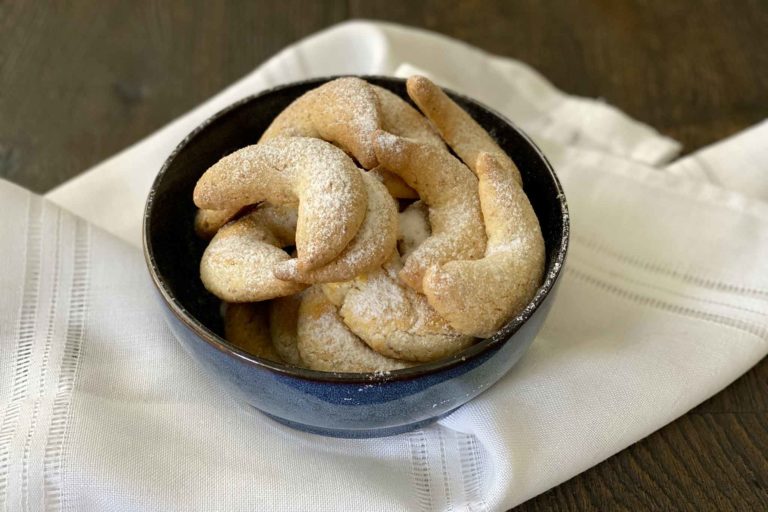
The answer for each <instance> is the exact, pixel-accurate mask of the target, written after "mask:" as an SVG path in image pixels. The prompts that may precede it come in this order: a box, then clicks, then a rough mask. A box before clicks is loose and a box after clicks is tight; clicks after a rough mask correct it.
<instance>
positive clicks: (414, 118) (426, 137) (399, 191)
mask: <svg viewBox="0 0 768 512" xmlns="http://www.w3.org/2000/svg"><path fill="white" fill-rule="evenodd" d="M372 87H373V90H374V91H375V92H376V96H377V98H378V100H379V107H380V109H381V129H382V130H384V131H385V132H389V133H391V134H393V135H397V136H399V137H405V138H407V139H412V140H415V141H418V142H422V143H425V144H434V145H435V146H439V147H445V143H443V139H441V138H440V135H439V134H438V133H437V132H435V129H434V128H433V127H432V125H431V124H429V121H427V119H426V118H425V117H424V116H422V115H421V114H419V112H418V111H417V110H416V109H415V108H413V107H412V106H410V105H409V104H408V102H406V101H405V100H403V99H402V98H401V97H400V96H398V95H397V94H395V93H393V92H392V91H389V90H387V89H385V88H383V87H379V86H377V85H373V86H372ZM371 172H373V173H375V174H377V175H378V176H379V177H380V178H381V181H382V182H383V183H384V185H385V186H386V187H387V190H389V192H390V194H392V197H395V198H398V199H418V197H419V195H418V194H417V193H416V191H415V190H413V189H412V188H411V187H409V186H408V185H407V184H406V183H405V182H404V181H403V179H402V178H401V177H400V176H398V175H397V174H394V173H391V172H389V171H387V170H386V169H385V168H384V167H382V166H379V167H377V168H375V169H372V170H371Z"/></svg>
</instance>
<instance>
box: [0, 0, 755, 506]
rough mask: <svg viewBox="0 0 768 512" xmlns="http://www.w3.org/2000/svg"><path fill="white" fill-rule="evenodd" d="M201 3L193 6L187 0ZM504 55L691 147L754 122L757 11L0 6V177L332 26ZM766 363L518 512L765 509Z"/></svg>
mask: <svg viewBox="0 0 768 512" xmlns="http://www.w3.org/2000/svg"><path fill="white" fill-rule="evenodd" d="M196 4H199V5H196ZM355 17H356V18H371V19H383V20H389V21H394V22H399V23H403V24H408V25H415V26H420V27H424V28H427V29H430V30H435V31H438V32H442V33H444V34H447V35H450V36H453V37H456V38H459V39H463V40H464V41H467V42H468V43H470V44H473V45H476V46H478V47H480V48H483V49H485V50H488V51H490V52H494V53H498V54H501V55H507V56H509V57H513V58H516V59H520V60H522V61H524V62H526V63H528V64H530V65H531V66H533V67H534V68H536V69H538V70H539V71H540V72H541V73H543V74H544V76H546V77H548V78H549V79H550V80H551V81H552V82H554V84H555V85H556V86H557V87H559V88H560V89H562V90H563V91H566V92H569V93H572V94H578V95H583V96H591V97H601V98H604V99H605V100H606V101H608V102H609V103H611V104H613V105H616V106H617V107H619V108H620V109H622V110H624V111H626V112H627V113H629V114H630V115H631V116H633V117H634V118H636V119H640V120H642V121H645V122H646V123H649V124H651V125H653V126H655V127H656V128H658V129H659V130H660V131H661V132H663V133H665V134H667V135H669V136H671V137H673V138H675V139H677V140H679V141H681V142H682V143H683V144H684V146H685V152H689V151H693V150H696V149H697V148H700V147H702V146H705V145H707V144H709V143H712V142H714V141H717V140H719V139H721V138H723V137H725V136H727V135H730V134H732V133H735V132H737V131H739V130H741V129H743V128H746V127H747V126H749V125H751V124H754V123H756V122H758V121H760V120H762V119H764V118H766V117H768V94H766V91H768V31H767V30H766V27H768V2H764V1H761V0H754V1H739V2H725V1H723V2H713V1H706V2H703V1H702V2H689V3H684V2H668V1H664V0H660V1H652V2H641V1H636V2H635V1H607V0H597V1H593V2H589V3H584V2H576V1H550V2H547V3H541V2H538V1H535V0H531V1H520V2H514V3H513V2H506V1H487V2H475V1H465V2H457V1H426V2H423V3H415V2H410V1H406V0H402V1H400V0H383V1H366V0H348V1H347V0H343V1H342V0H340V1H327V2H316V1H312V0H289V1H281V2H273V1H271V0H258V1H251V2H246V1H243V2H202V1H200V2H181V1H146V2H121V3H117V2H102V1H99V0H81V1H79V2H77V3H74V4H72V5H64V4H63V3H54V2H50V3H48V2H33V1H13V2H5V1H0V176H1V177H4V178H6V179H9V180H11V181H14V182H16V183H19V184H21V185H23V186H25V187H28V188H30V189H32V190H34V191H36V192H45V191H47V190H49V189H51V188H52V187H54V186H56V185H58V184H59V183H62V182H64V181H65V180H67V179H69V178H71V177H73V176H75V175H76V174H78V173H80V172H81V171H82V170H84V169H86V168H88V167H90V166H91V165H93V164H95V163H97V162H99V161H100V160H102V159H104V158H106V157H108V156H110V155H112V154H113V153H115V152H117V151H119V150H120V149H122V148H124V147H125V146H127V145H129V144H131V143H133V142H135V141H136V140H138V139H140V138H142V137H144V136H146V135H148V134H150V133H152V132H153V131H154V130H156V129H157V128H160V127H161V126H163V125H164V124H165V123H167V122H168V121H170V120H172V119H174V118H175V117H177V116H178V115H180V114H183V113H184V112H186V111H188V110H189V109H191V108H193V107H195V106H196V105H197V104H198V103H200V102H201V101H203V100H205V99H206V98H208V97H210V96H211V95H213V94H214V93H216V92H217V91H219V90H220V89H222V88H223V87H225V86H226V85H228V84H230V83H231V82H233V81H234V80H236V79H237V78H239V77H241V76H243V75H244V74H246V73H248V72H249V71H251V70H252V69H253V68H254V67H256V66H257V65H258V64H259V63H260V62H262V61H263V60H265V59H266V58H268V57H269V56H271V55H272V54H274V53H275V52H277V51H278V50H280V49H281V48H283V47H284V46H286V45H287V44H289V43H291V42H293V41H295V40H297V39H299V38H301V37H303V36H305V35H307V34H310V33H312V32H315V31H317V30H320V29H322V28H325V27H327V26H328V25H331V24H333V23H336V22H339V21H342V20H345V19H348V18H355ZM766 391H768V360H764V361H762V362H761V363H760V364H758V365H757V366H756V367H755V368H754V369H753V370H752V371H750V372H749V373H747V374H746V375H744V376H743V377H742V378H740V379H739V380H738V381H736V382H735V383H734V384H733V385H731V386H730V387H728V388H727V389H726V390H724V391H723V392H721V393H719V394H718V395H716V396H715V397H713V398H712V399H710V400H708V401H707V402H705V403H703V404H702V405H700V406H699V407H697V408H696V409H694V410H692V411H691V412H689V413H688V414H686V415H685V416H683V417H681V418H679V419H678V420H676V421H675V422H673V423H672V424H670V425H668V426H666V427H664V428H662V429H661V430H659V431H658V432H656V433H655V434H653V435H651V436H649V437H648V438H646V439H644V440H642V441H640V442H638V443H637V444H635V445H633V446H631V447H629V448H627V449H626V450H624V451H622V452H621V453H619V454H618V455H616V456H614V457H612V458H610V459H608V460H607V461H605V462H603V463H601V464H599V465H598V466H596V467H594V468H592V469H590V470H588V471H586V472H584V473H582V474H581V475H579V476H577V477H575V478H573V479H571V480H570V481H568V482H566V483H564V484H562V485H560V486H559V487H556V488H554V489H552V490H550V491H549V492H547V493H545V494H543V495H541V496H539V497H537V498H535V499H533V500H530V501H528V502H527V503H525V504H523V505H522V506H520V507H519V510H550V509H556V510H589V509H599V510H609V509H610V510H616V509H638V508H639V509H642V510H645V509H666V510H669V509H680V508H685V509H688V508H690V509H694V510H709V509H716V510H727V509H739V510H759V509H762V510H766V509H768V458H767V456H766V454H768V393H766Z"/></svg>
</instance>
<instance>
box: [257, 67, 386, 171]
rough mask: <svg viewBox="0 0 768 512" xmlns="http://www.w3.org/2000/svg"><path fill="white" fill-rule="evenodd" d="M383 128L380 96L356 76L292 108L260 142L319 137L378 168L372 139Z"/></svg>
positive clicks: (324, 87) (309, 95)
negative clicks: (379, 105) (376, 131)
mask: <svg viewBox="0 0 768 512" xmlns="http://www.w3.org/2000/svg"><path fill="white" fill-rule="evenodd" d="M379 126H381V118H380V113H379V107H378V97H377V95H376V93H375V92H374V91H373V89H372V88H371V85H370V84H368V83H367V82H365V81H364V80H361V79H359V78H354V77H346V78H338V79H336V80H333V81H330V82H327V83H325V84H323V85H321V86H320V87H318V88H316V89H312V90H311V91H309V92H307V93H305V94H304V95H303V96H301V97H300V98H298V99H297V100H295V101H294V102H293V103H291V104H290V105H288V107H286V109H285V110H283V111H282V112H281V113H280V114H279V115H278V116H277V117H276V118H275V119H274V121H272V124H271V125H269V127H268V128H267V130H266V131H265V132H264V134H263V135H262V136H261V139H260V140H259V142H264V141H267V140H270V139H273V138H275V137H315V138H318V139H323V140H327V141H329V142H333V143H335V144H338V145H339V146H341V147H342V148H343V149H345V150H346V151H349V153H351V154H352V156H354V157H355V159H357V161H358V162H360V165H362V166H363V167H364V168H366V169H372V168H373V167H375V166H376V156H375V155H374V153H373V148H372V147H371V136H372V135H373V132H374V130H376V129H377V128H379Z"/></svg>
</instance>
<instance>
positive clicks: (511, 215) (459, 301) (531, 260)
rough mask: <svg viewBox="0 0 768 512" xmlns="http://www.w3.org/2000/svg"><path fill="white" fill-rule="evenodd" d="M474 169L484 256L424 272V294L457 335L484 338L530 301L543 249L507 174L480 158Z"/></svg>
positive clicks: (519, 190) (538, 232)
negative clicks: (483, 229) (482, 222)
mask: <svg viewBox="0 0 768 512" xmlns="http://www.w3.org/2000/svg"><path fill="white" fill-rule="evenodd" d="M477 170H478V177H479V179H480V184H479V189H480V205H481V206H482V208H483V216H484V218H485V226H486V230H487V232H488V246H487V248H486V251H485V257H484V258H482V259H479V260H473V261H451V262H448V263H445V264H443V265H436V266H434V267H432V268H430V269H429V270H428V271H427V273H426V274H425V276H424V293H425V294H426V296H427V299H428V300H429V303H430V304H431V305H432V307H434V308H435V310H437V312H438V313H439V314H440V315H441V316H442V317H443V318H445V319H447V320H448V322H449V323H450V324H451V326H453V327H454V328H455V329H456V330H457V331H459V332H462V333H464V334H469V335H471V336H479V337H489V336H491V335H492V334H493V333H494V332H496V331H497V330H498V329H499V328H500V327H501V326H502V325H503V324H504V323H505V322H506V321H507V320H509V319H510V318H511V317H512V316H513V315H515V314H516V313H518V312H520V311H521V310H522V309H523V308H524V307H525V306H526V305H527V304H528V302H530V300H531V299H532V298H533V296H534V294H535V293H536V290H537V289H538V287H539V286H540V285H541V282H542V279H543V275H544V263H545V248H544V239H543V237H542V235H541V228H540V226H539V221H538V219H537V218H536V213H535V212H534V211H533V208H532V207H531V203H530V202H529V201H528V197H527V196H526V195H525V192H524V191H523V189H522V187H521V186H520V185H519V184H518V183H517V180H516V178H515V177H514V176H513V175H512V174H511V173H510V172H509V169H508V168H507V167H505V166H503V165H501V164H500V163H499V162H498V161H497V160H496V157H495V155H494V156H492V155H489V154H487V153H482V154H481V155H480V156H479V157H478V160H477Z"/></svg>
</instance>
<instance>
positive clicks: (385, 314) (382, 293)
mask: <svg viewBox="0 0 768 512" xmlns="http://www.w3.org/2000/svg"><path fill="white" fill-rule="evenodd" d="M398 269H399V258H398V257H393V258H392V260H391V261H390V262H389V263H388V264H387V265H385V267H384V268H380V269H378V270H376V271H374V272H371V273H370V274H368V275H365V276H360V277H357V278H356V279H355V280H354V281H351V282H350V284H349V285H345V286H342V287H339V286H338V285H336V284H333V285H330V286H327V290H326V289H325V288H326V286H324V291H325V292H326V295H327V296H328V297H329V298H330V300H332V301H334V302H339V303H340V305H341V307H340V308H339V314H340V315H341V318H343V320H344V323H345V324H346V325H347V327H349V329H350V330H351V331H352V332H353V333H355V334H356V335H357V336H359V337H360V338H361V339H362V340H363V341H365V343H367V344H368V345H369V346H370V347H371V348H372V349H373V350H375V351H376V352H378V353H380V354H383V355H385V356H389V357H392V358H396V359H405V360H408V361H420V362H427V361H434V360H436V359H440V358H442V357H445V356H448V355H451V354H454V353H456V352H458V351H459V350H461V349H463V348H466V347H468V346H469V345H471V344H472V341H473V339H472V337H471V336H465V335H462V334H460V333H458V332H456V331H455V330H454V329H452V328H451V326H450V325H448V323H447V322H446V321H445V320H444V319H443V318H441V317H440V316H439V315H438V314H437V313H436V312H435V310H434V309H432V307H431V306H430V305H429V304H428V303H427V300H426V297H424V296H423V295H421V294H419V293H416V292H415V291H414V290H412V289H411V288H409V287H407V286H404V285H403V284H401V283H400V282H399V280H398V278H397V271H398Z"/></svg>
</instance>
